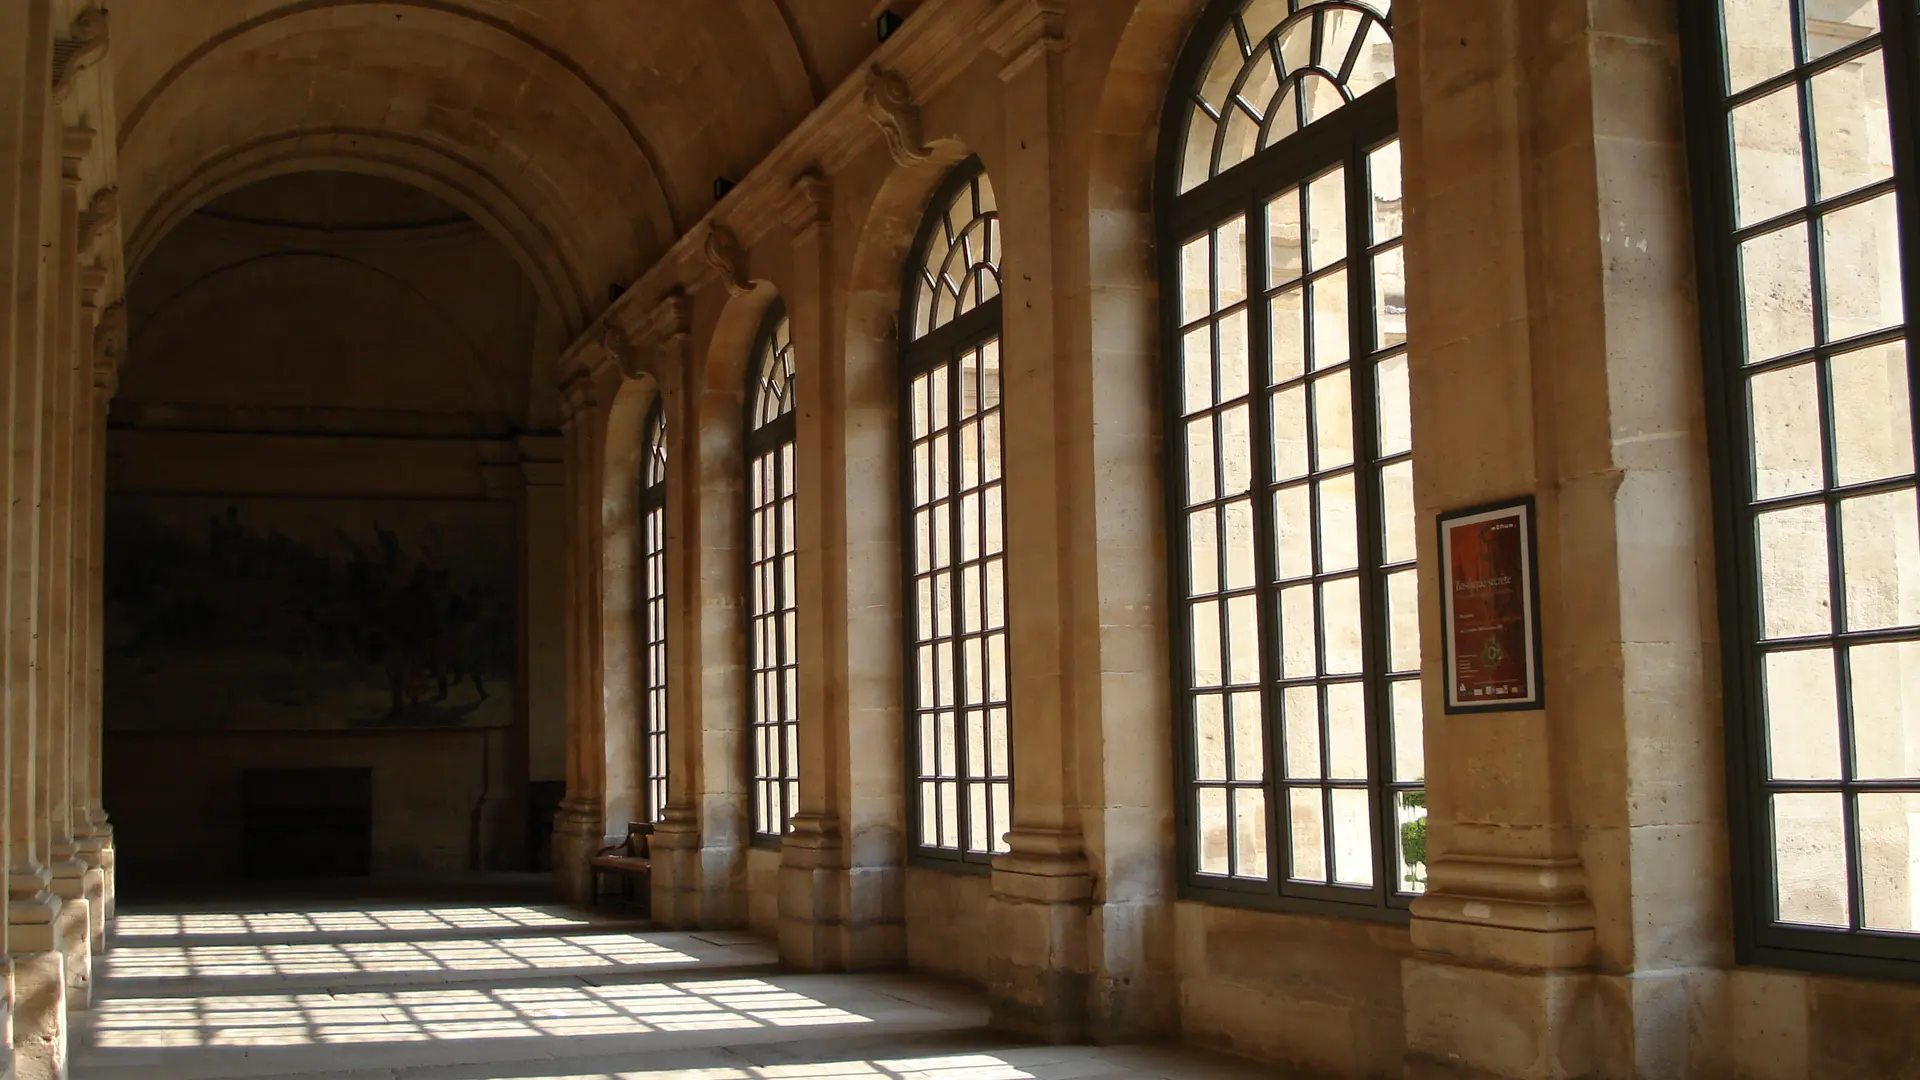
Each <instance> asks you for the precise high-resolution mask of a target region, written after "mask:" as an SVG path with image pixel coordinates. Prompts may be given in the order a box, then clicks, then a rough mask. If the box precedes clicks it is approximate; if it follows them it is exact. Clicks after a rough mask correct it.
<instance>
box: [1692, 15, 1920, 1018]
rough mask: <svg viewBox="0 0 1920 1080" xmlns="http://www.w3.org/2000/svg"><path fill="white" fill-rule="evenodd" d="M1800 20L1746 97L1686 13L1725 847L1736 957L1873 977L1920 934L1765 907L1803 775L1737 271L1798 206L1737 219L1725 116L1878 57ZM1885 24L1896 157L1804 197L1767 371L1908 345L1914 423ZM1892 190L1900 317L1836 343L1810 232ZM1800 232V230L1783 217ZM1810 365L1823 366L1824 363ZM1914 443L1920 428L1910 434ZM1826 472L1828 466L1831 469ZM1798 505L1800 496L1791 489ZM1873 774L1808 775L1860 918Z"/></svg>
mask: <svg viewBox="0 0 1920 1080" xmlns="http://www.w3.org/2000/svg"><path fill="white" fill-rule="evenodd" d="M1788 10H1789V13H1790V17H1791V19H1792V22H1793V27H1794V42H1793V50H1794V54H1795V61H1794V65H1793V66H1792V67H1791V68H1790V69H1789V70H1788V71H1786V72H1782V73H1780V74H1777V75H1775V76H1770V77H1768V78H1766V79H1762V80H1760V81H1758V82H1756V83H1754V84H1753V85H1752V86H1749V87H1746V88H1744V89H1742V90H1741V91H1739V92H1738V93H1737V94H1736V93H1730V92H1729V90H1728V75H1727V72H1726V67H1725V57H1726V39H1725V34H1724V28H1723V25H1722V20H1721V6H1720V3H1719V2H1718V0H1702V2H1700V3H1698V4H1683V5H1681V11H1680V39H1681V55H1682V63H1681V75H1682V83H1683V91H1684V99H1685V103H1684V115H1685V120H1686V128H1687V135H1686V152H1687V158H1688V169H1689V173H1690V188H1691V198H1690V199H1689V203H1688V210H1689V212H1690V213H1691V214H1692V216H1693V230H1694V255H1695V260H1694V261H1695V272H1696V277H1697V286H1698V287H1697V292H1698V306H1699V319H1700V335H1701V338H1700V340H1701V360H1702V365H1701V366H1702V371H1703V379H1704V383H1703V389H1704V398H1705V406H1706V421H1707V437H1708V447H1709V450H1708V466H1709V475H1710V478H1711V488H1712V501H1713V519H1714V521H1713V533H1714V545H1715V550H1716V553H1717V557H1716V559H1715V588H1716V591H1717V593H1718V596H1717V605H1718V611H1717V614H1718V617H1719V628H1720V633H1719V637H1720V654H1721V655H1720V657H1719V661H1720V676H1721V694H1722V708H1723V710H1724V712H1723V731H1724V733H1725V736H1724V742H1725V746H1724V750H1725V754H1726V767H1727V785H1726V797H1727V811H1728V841H1729V843H1728V849H1729V857H1730V860H1731V871H1732V873H1731V879H1732V881H1731V885H1732V894H1733V925H1734V952H1735V960H1736V962H1737V963H1740V964H1758V965H1767V966H1772V967H1780V968H1791V969H1796V970H1802V971H1814V972H1827V973H1834V974H1842V975H1853V976H1865V977H1873V978H1893V979H1905V980H1914V979H1920V932H1913V933H1907V934H1900V933H1899V932H1897V931H1875V930H1867V929H1845V930H1842V929H1837V928H1836V929H1818V928H1814V927H1811V926H1803V925H1793V924H1783V923H1779V922H1776V921H1775V920H1774V919H1773V918H1772V916H1771V912H1772V911H1773V910H1774V909H1775V907H1776V905H1777V882H1776V878H1775V874H1774V865H1773V835H1772V827H1771V822H1770V821H1769V816H1768V788H1769V785H1771V786H1772V787H1773V788H1775V789H1776V790H1778V789H1781V788H1782V787H1783V786H1787V787H1790V786H1791V785H1792V784H1793V783H1795V782H1793V781H1785V782H1782V781H1770V780H1769V778H1768V772H1769V770H1768V764H1767V741H1768V739H1767V718H1766V715H1765V703H1766V697H1765V687H1764V682H1763V679H1764V672H1763V665H1764V656H1765V655H1766V650H1765V649H1764V648H1763V647H1762V645H1761V642H1762V640H1763V634H1762V626H1763V624H1762V612H1761V604H1760V588H1759V583H1758V578H1757V570H1758V563H1759V556H1758V549H1757V544H1758V531H1759V530H1758V526H1757V524H1756V521H1757V518H1756V513H1757V511H1756V509H1755V504H1756V503H1766V502H1769V500H1762V499H1758V498H1757V497H1753V496H1751V495H1750V492H1749V489H1750V487H1751V486H1752V483H1753V481H1752V476H1753V459H1754V448H1753V446H1752V445H1751V436H1750V426H1749V422H1748V411H1747V405H1746V402H1745V400H1744V398H1745V393H1746V386H1747V379H1746V378H1745V377H1744V373H1745V372H1746V371H1747V370H1748V369H1749V368H1750V367H1752V366H1754V365H1749V364H1748V363H1746V358H1745V347H1746V344H1745V320H1744V312H1743V307H1744V305H1743V302H1742V278H1741V271H1740V254H1739V248H1740V245H1741V241H1740V240H1739V239H1736V237H1738V236H1740V235H1741V234H1746V233H1752V234H1754V235H1764V234H1765V233H1766V232H1768V231H1769V230H1770V229H1771V228H1773V227H1774V225H1775V223H1777V222H1779V221H1780V220H1782V219H1784V218H1787V217H1788V216H1789V215H1788V214H1785V213H1782V214H1775V215H1770V216H1769V217H1767V218H1765V219H1762V220H1759V221H1755V222H1752V223H1750V224H1748V225H1745V226H1742V225H1740V224H1739V221H1738V218H1737V200H1736V196H1737V189H1736V184H1737V180H1736V176H1735V169H1734V157H1735V155H1734V150H1733V135H1732V124H1731V122H1730V119H1729V117H1730V111H1731V109H1732V108H1734V107H1735V106H1736V105H1737V104H1739V103H1743V102H1746V101H1753V100H1758V99H1760V98H1762V97H1765V96H1767V95H1769V94H1771V93H1774V92H1776V91H1778V90H1780V89H1782V88H1793V87H1796V86H1799V85H1802V84H1803V82H1804V80H1809V79H1811V78H1812V77H1813V76H1814V75H1815V74H1816V73H1818V72H1822V71H1826V70H1830V69H1832V68H1836V67H1839V66H1840V65H1842V64H1845V63H1847V62H1849V60H1850V59H1857V58H1858V57H1859V56H1862V55H1868V54H1870V53H1871V52H1872V51H1873V48H1874V46H1870V45H1866V44H1865V43H1866V42H1868V41H1870V40H1873V39H1874V35H1868V36H1867V37H1866V38H1862V39H1861V40H1860V41H1857V42H1854V43H1853V44H1850V45H1846V46H1841V47H1838V48H1835V49H1832V50H1830V51H1829V52H1827V53H1825V54H1823V55H1821V56H1819V57H1817V58H1813V59H1805V55H1806V49H1805V35H1804V32H1803V30H1802V28H1803V27H1804V25H1805V23H1804V19H1803V18H1802V16H1803V15H1804V11H1805V2H1804V0H1791V4H1790V6H1789V8H1788ZM1878 10H1879V15H1880V21H1881V30H1880V32H1879V34H1878V38H1877V47H1878V48H1879V49H1881V50H1882V51H1883V55H1884V56H1885V72H1886V88H1887V106H1888V126H1889V128H1890V130H1889V132H1888V135H1889V138H1890V141H1891V148H1892V155H1893V176H1892V179H1891V181H1879V182H1876V183H1874V184H1869V185H1866V186H1864V187H1862V188H1859V189H1857V190H1855V191H1851V192H1846V193H1843V194H1841V195H1838V196H1832V197H1825V196H1820V197H1809V198H1808V200H1807V202H1805V203H1804V204H1803V205H1802V206H1801V208H1800V209H1799V210H1796V211H1793V212H1792V213H1793V214H1795V215H1799V216H1801V217H1803V218H1804V219H1805V220H1806V221H1807V222H1808V228H1807V233H1808V251H1809V272H1808V280H1809V282H1810V286H1811V290H1812V295H1813V296H1814V297H1815V298H1816V303H1815V308H1814V312H1815V323H1816V334H1815V341H1814V344H1813V345H1811V346H1809V347H1807V348H1804V349H1797V350H1794V351H1792V352H1788V353H1785V354H1782V356H1781V357H1776V358H1773V359H1770V360H1766V361H1763V362H1761V363H1760V365H1759V366H1761V367H1763V368H1764V367H1767V366H1770V365H1776V364H1783V363H1799V362H1801V361H1800V360H1798V359H1795V358H1799V357H1801V356H1802V355H1803V354H1805V355H1807V356H1812V357H1815V358H1817V359H1815V360H1813V361H1811V362H1812V363H1815V364H1822V363H1823V362H1824V361H1825V359H1826V358H1829V357H1834V356H1839V355H1845V354H1847V353H1849V352H1851V351H1854V350H1855V349H1859V348H1865V347H1871V344H1870V343H1873V342H1880V343H1903V344H1904V345H1905V346H1906V349H1907V387H1908V396H1909V399H1910V400H1909V417H1910V418H1911V419H1913V420H1920V355H1916V350H1917V349H1920V341H1916V340H1915V339H1914V331H1915V327H1916V318H1917V317H1920V132H1916V123H1917V122H1920V66H1917V65H1920V11H1916V9H1915V7H1914V5H1913V4H1912V3H1911V2H1908V3H1905V4H1903V3H1902V2H1900V0H1878ZM1797 93H1798V96H1799V101H1798V106H1799V117H1800V121H1801V132H1800V137H1801V153H1802V157H1803V167H1804V168H1805V169H1806V170H1808V172H1809V174H1812V173H1814V172H1816V171H1817V169H1818V167H1819V166H1818V162H1817V158H1816V157H1815V156H1814V154H1813V153H1812V152H1811V144H1810V140H1811V139H1812V138H1814V134H1813V133H1814V132H1815V130H1816V129H1815V128H1814V127H1813V116H1812V106H1811V104H1810V99H1811V94H1810V93H1807V92H1798V91H1797ZM1887 191H1891V192H1892V193H1893V194H1894V198H1895V203H1896V213H1897V214H1898V218H1899V220H1898V230H1899V242H1900V260H1899V261H1900V268H1901V273H1902V276H1903V280H1902V283H1901V295H1902V299H1903V303H1904V309H1905V310H1904V312H1903V315H1904V321H1903V322H1901V323H1900V324H1898V326H1897V327H1896V328H1894V329H1888V330H1881V331H1875V332H1871V333H1867V334H1858V335H1850V336H1847V337H1843V338H1840V339H1837V340H1835V339H1829V338H1828V337H1827V335H1826V333H1825V332H1824V331H1823V330H1820V329H1819V328H1818V325H1817V324H1818V313H1819V311H1820V310H1821V309H1820V302H1819V301H1818V300H1817V298H1818V297H1819V296H1820V295H1821V294H1822V293H1823V292H1824V289H1823V286H1822V280H1823V279H1822V276H1821V271H1822V270H1823V269H1824V263H1823V260H1822V259H1821V256H1820V255H1819V254H1818V252H1819V249H1820V248H1821V247H1822V246H1823V241H1822V240H1821V239H1820V238H1819V237H1818V233H1819V230H1818V229H1817V228H1815V227H1814V223H1815V222H1817V221H1818V220H1819V219H1820V218H1821V217H1822V216H1823V215H1824V214H1828V213H1832V212H1833V211H1835V210H1837V209H1840V208H1842V207H1846V206H1850V205H1857V204H1865V203H1867V202H1869V201H1871V200H1873V199H1875V198H1878V197H1881V196H1883V195H1884V194H1885V193H1886V192H1887ZM1788 227H1791V226H1788ZM1816 370H1819V369H1818V368H1816ZM1820 383H1821V389H1820V394H1821V398H1822V402H1823V404H1822V409H1821V413H1822V419H1821V420H1820V425H1821V429H1822V430H1821V433H1820V437H1821V442H1822V458H1823V461H1824V462H1825V463H1826V464H1827V465H1828V466H1830V465H1831V459H1832V457H1833V445H1832V438H1831V431H1830V430H1828V429H1829V427H1830V422H1829V421H1828V420H1827V419H1825V417H1826V415H1827V414H1828V411H1829V409H1830V404H1829V403H1828V402H1829V398H1830V390H1829V389H1828V387H1829V380H1828V379H1826V378H1824V377H1823V378H1821V379H1820ZM1916 453H1917V454H1920V437H1916ZM1823 471H1824V470H1823ZM1875 483H1878V484H1883V485H1885V486H1887V487H1888V488H1890V489H1897V488H1900V487H1904V486H1905V485H1906V483H1907V482H1906V481H1905V480H1903V479H1901V480H1891V481H1874V482H1871V483H1869V484H1866V485H1860V486H1861V487H1869V488H1870V487H1872V486H1873V484H1875ZM1858 493H1859V492H1858V490H1857V489H1856V487H1855V486H1854V485H1843V484H1838V483H1833V482H1828V481H1827V479H1826V478H1825V477H1823V482H1822V484H1821V487H1820V489H1819V492H1818V494H1817V496H1816V495H1811V494H1810V495H1808V496H1805V497H1804V499H1805V501H1807V504H1808V505H1819V506H1822V507H1832V506H1834V505H1836V504H1837V503H1838V502H1839V501H1840V500H1841V498H1842V497H1843V496H1844V495H1846V494H1858ZM1794 498H1795V499H1796V500H1799V499H1801V498H1802V497H1800V496H1796V497H1794ZM1835 516H1836V515H1835V514H1834V513H1833V511H1831V510H1829V511H1828V520H1827V535H1828V558H1829V588H1830V589H1832V590H1834V591H1835V592H1836V593H1837V592H1841V591H1844V589H1845V575H1844V571H1842V570H1840V569H1839V560H1840V558H1841V551H1840V548H1839V546H1838V545H1837V544H1835V543H1834V536H1835V529H1836V525H1835V521H1834V518H1835ZM1843 610H1844V608H1843V607H1842V606H1836V607H1835V608H1834V609H1833V612H1834V614H1833V620H1834V628H1833V629H1831V630H1830V632H1829V633H1828V634H1825V635H1820V637H1821V638H1823V639H1824V640H1827V641H1829V642H1831V643H1832V645H1833V647H1835V648H1844V647H1845V646H1846V645H1847V644H1848V643H1849V642H1850V641H1855V640H1857V638H1858V636H1859V635H1862V634H1867V635H1869V636H1871V635H1872V634H1874V633H1877V632H1868V631H1848V630H1844V629H1840V628H1839V624H1840V621H1841V612H1842V611H1843ZM1885 633H1889V634H1890V635H1891V636H1892V637H1893V639H1895V640H1912V635H1911V633H1910V632H1902V631H1899V630H1894V631H1890V632H1885ZM1847 692H1848V687H1847V684H1846V683H1845V682H1837V683H1836V688H1835V693H1836V718H1837V719H1838V720H1839V721H1840V728H1841V730H1840V733H1839V736H1840V740H1841V742H1840V748H1841V749H1840V753H1841V758H1842V773H1843V776H1844V774H1846V773H1850V772H1852V768H1851V766H1850V765H1848V763H1847V758H1848V757H1850V755H1851V744H1852V734H1851V727H1852V724H1851V722H1850V721H1849V719H1848V717H1847V707H1848V706H1847V704H1846V701H1845V695H1846V694H1847ZM1885 783H1887V784H1888V785H1889V786H1891V787H1894V788H1896V789H1898V788H1908V789H1911V788H1913V787H1915V786H1916V785H1915V784H1914V783H1913V782H1910V781H1908V782H1902V781H1889V782H1885ZM1874 784H1875V782H1874V781H1861V780H1858V779H1852V780H1849V779H1844V778H1843V779H1842V780H1840V781H1837V782H1827V781H1817V782H1809V786H1819V787H1823V788H1833V787H1836V786H1837V787H1839V788H1840V789H1841V791H1842V799H1843V803H1842V805H1843V818H1842V821H1843V823H1844V824H1843V828H1844V829H1846V830H1847V835H1845V836H1844V838H1843V840H1844V843H1845V845H1846V850H1845V855H1844V858H1845V861H1846V862H1847V864H1848V870H1847V874H1848V879H1849V880H1848V882H1847V892H1848V896H1849V901H1850V907H1851V909H1852V912H1853V916H1854V918H1856V919H1858V918H1859V917H1860V913H1861V911H1862V903H1863V899H1864V898H1863V888H1864V886H1863V882H1862V874H1861V869H1860V860H1859V859H1858V858H1857V857H1855V853H1856V851H1857V845H1858V840H1857V838H1856V837H1855V836H1854V835H1853V834H1852V828H1853V823H1854V820H1855V817H1856V814H1855V811H1854V808H1853V807H1854V803H1853V797H1852V796H1853V794H1855V793H1859V792H1863V791H1867V792H1870V791H1871V790H1872V789H1873V786H1874Z"/></svg>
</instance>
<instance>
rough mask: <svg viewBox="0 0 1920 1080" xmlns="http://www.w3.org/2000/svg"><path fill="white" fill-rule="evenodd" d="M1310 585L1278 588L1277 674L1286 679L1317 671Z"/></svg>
mask: <svg viewBox="0 0 1920 1080" xmlns="http://www.w3.org/2000/svg"><path fill="white" fill-rule="evenodd" d="M1313 591H1314V587H1313V586H1312V585H1295V586H1291V587H1289V588H1285V589H1281V590H1280V673H1281V675H1282V676H1283V677H1285V678H1289V679H1304V678H1311V677H1312V676H1315V675H1318V674H1320V665H1319V648H1318V643H1317V642H1316V641H1315V634H1314V627H1313Z"/></svg>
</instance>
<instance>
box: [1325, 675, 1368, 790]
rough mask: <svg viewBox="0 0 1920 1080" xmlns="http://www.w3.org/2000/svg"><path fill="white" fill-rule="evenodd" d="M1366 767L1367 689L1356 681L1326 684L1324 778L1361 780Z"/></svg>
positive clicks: (1364, 774)
mask: <svg viewBox="0 0 1920 1080" xmlns="http://www.w3.org/2000/svg"><path fill="white" fill-rule="evenodd" d="M1371 771H1372V770H1370V769H1368V768H1367V692H1366V690H1365V688H1364V687H1362V686H1361V685H1360V684H1359V683H1352V682H1346V683H1334V684H1333V685H1331V686H1329V687H1327V777H1328V778H1329V779H1332V780H1365V779H1367V776H1368V774H1369V773H1370V772H1371Z"/></svg>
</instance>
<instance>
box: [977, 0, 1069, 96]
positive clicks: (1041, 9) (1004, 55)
mask: <svg viewBox="0 0 1920 1080" xmlns="http://www.w3.org/2000/svg"><path fill="white" fill-rule="evenodd" d="M980 36H981V38H982V40H984V41H985V42H986V43H987V48H989V49H991V50H993V51H994V52H995V53H998V54H999V55H1000V57H1001V59H1003V60H1005V61H1006V66H1005V67H1003V68H1001V70H1000V77H1001V78H1002V79H1010V78H1012V77H1013V76H1015V75H1018V74H1019V73H1020V72H1022V71H1024V70H1026V68H1027V66H1028V65H1030V64H1032V63H1033V62H1034V61H1035V60H1037V59H1039V58H1040V57H1041V56H1042V55H1044V54H1046V53H1049V52H1059V51H1060V50H1062V49H1065V48H1066V47H1067V0H1000V3H999V4H998V5H997V6H995V7H994V9H993V10H992V11H990V12H988V13H987V15H986V17H985V18H984V19H982V20H980Z"/></svg>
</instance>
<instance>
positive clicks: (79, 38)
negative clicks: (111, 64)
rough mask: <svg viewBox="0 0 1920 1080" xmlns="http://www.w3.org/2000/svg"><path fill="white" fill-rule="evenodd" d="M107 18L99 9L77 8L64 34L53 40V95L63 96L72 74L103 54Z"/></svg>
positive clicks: (106, 32) (83, 68)
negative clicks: (77, 11) (63, 36)
mask: <svg viewBox="0 0 1920 1080" xmlns="http://www.w3.org/2000/svg"><path fill="white" fill-rule="evenodd" d="M108 24H109V17H108V15H107V12H106V10H105V9H103V8H99V7H94V6H92V5H89V6H87V7H84V8H81V9H80V13H79V14H77V15H75V16H74V17H73V22H72V24H71V25H70V26H69V27H68V28H67V36H66V37H65V38H62V39H60V40H57V41H55V42H54V43H53V94H54V97H55V98H56V99H59V98H64V97H65V96H66V94H67V92H68V91H69V90H71V89H73V82H74V77H75V76H77V75H79V74H80V72H82V71H84V70H85V69H87V68H88V67H91V66H92V65H93V64H95V63H97V62H98V61H99V60H100V58H101V57H102V56H104V55H106V51H107V41H108V37H109V34H108V29H109V25H108Z"/></svg>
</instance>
